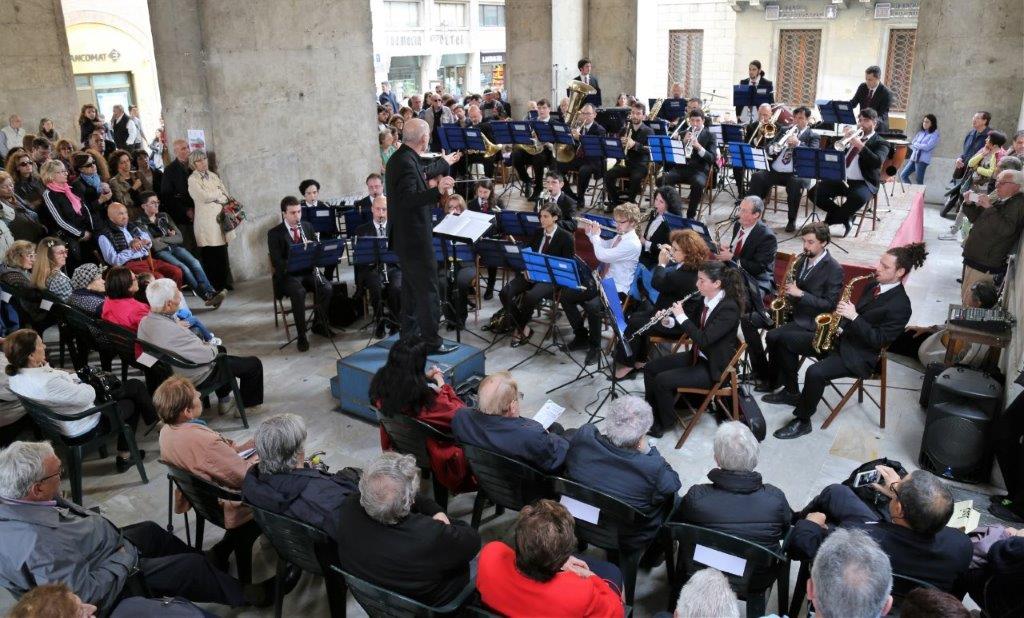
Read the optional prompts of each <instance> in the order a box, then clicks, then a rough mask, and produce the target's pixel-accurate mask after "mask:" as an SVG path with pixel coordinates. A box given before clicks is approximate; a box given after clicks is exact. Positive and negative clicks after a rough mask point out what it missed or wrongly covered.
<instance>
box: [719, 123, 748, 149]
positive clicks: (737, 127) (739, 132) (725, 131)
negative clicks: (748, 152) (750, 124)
mask: <svg viewBox="0 0 1024 618" xmlns="http://www.w3.org/2000/svg"><path fill="white" fill-rule="evenodd" d="M717 126H719V127H722V143H723V144H731V143H733V142H740V143H745V142H746V140H745V139H743V125H741V124H720V125H717Z"/></svg>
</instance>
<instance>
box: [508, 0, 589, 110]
mask: <svg viewBox="0 0 1024 618" xmlns="http://www.w3.org/2000/svg"><path fill="white" fill-rule="evenodd" d="M586 21H587V0H557V1H556V0H516V1H515V2H508V3H506V4H505V52H506V55H505V57H506V63H505V82H506V90H508V94H509V103H511V105H512V109H513V110H514V113H515V115H516V117H520V118H521V117H522V115H523V113H524V110H525V109H526V102H527V101H529V100H537V99H540V98H547V99H552V101H551V105H552V107H555V106H557V105H558V101H559V99H561V98H562V97H563V96H565V86H566V84H567V83H568V82H569V80H570V79H572V78H573V77H574V76H576V74H577V70H576V62H577V61H578V60H579V59H580V58H581V57H583V48H584V42H585V40H586Z"/></svg>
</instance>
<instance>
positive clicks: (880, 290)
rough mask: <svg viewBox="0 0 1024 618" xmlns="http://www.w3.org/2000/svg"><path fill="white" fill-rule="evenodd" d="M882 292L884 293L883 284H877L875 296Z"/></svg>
mask: <svg viewBox="0 0 1024 618" xmlns="http://www.w3.org/2000/svg"><path fill="white" fill-rule="evenodd" d="M881 293H882V286H876V287H875V298H878V295H879V294H881Z"/></svg>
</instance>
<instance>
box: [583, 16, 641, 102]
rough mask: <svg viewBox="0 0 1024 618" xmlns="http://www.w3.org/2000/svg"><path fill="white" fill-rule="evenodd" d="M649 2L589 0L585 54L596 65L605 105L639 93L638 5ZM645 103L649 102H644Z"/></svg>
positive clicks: (595, 70)
mask: <svg viewBox="0 0 1024 618" xmlns="http://www.w3.org/2000/svg"><path fill="white" fill-rule="evenodd" d="M649 1H650V0H590V2H589V7H588V22H589V23H588V28H587V32H588V43H587V47H586V48H585V49H586V54H587V56H588V57H589V58H590V60H591V61H592V62H593V63H594V75H597V78H598V80H600V83H601V98H602V102H603V104H604V105H605V106H611V105H614V104H615V97H616V96H618V94H619V93H620V92H630V93H632V92H635V90H636V68H637V67H636V46H637V28H638V27H639V25H638V23H637V4H638V2H649ZM644 103H645V104H646V101H644Z"/></svg>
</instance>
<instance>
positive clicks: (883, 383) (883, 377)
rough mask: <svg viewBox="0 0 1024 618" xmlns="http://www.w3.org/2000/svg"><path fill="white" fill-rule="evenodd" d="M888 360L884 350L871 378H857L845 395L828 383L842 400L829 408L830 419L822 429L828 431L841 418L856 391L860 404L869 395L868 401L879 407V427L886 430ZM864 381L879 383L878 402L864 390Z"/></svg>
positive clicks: (822, 425)
mask: <svg viewBox="0 0 1024 618" xmlns="http://www.w3.org/2000/svg"><path fill="white" fill-rule="evenodd" d="M888 358H889V355H888V353H887V352H886V350H885V348H882V353H881V354H880V355H879V357H878V365H877V366H876V368H875V371H874V373H872V374H871V376H869V377H867V378H857V380H856V381H854V383H853V384H852V385H850V388H849V389H848V390H847V391H846V394H845V395H844V394H843V392H842V391H840V390H839V387H837V386H836V385H835V384H834V383H832V382H829V383H828V385H829V386H831V387H832V388H833V390H835V391H836V394H838V395H840V396H841V397H842V399H840V400H839V403H837V404H836V406H835V407H832V406H829V411H831V414H829V415H828V418H826V419H825V422H824V423H822V424H821V428H822V429H828V426H829V425H831V424H832V421H834V420H835V418H836V417H837V416H839V413H840V412H842V411H843V406H845V405H846V402H847V401H849V400H850V397H853V393H854V391H857V402H858V403H864V395H867V396H868V399H870V400H871V403H873V404H875V405H876V406H878V426H879V427H880V428H882V429H885V391H886V388H887V386H888V369H889V362H888ZM864 380H878V381H879V387H880V388H881V394H880V395H879V398H878V399H877V400H876V399H875V398H874V397H873V396H872V395H871V393H870V392H869V391H866V390H864ZM825 405H828V402H825Z"/></svg>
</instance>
